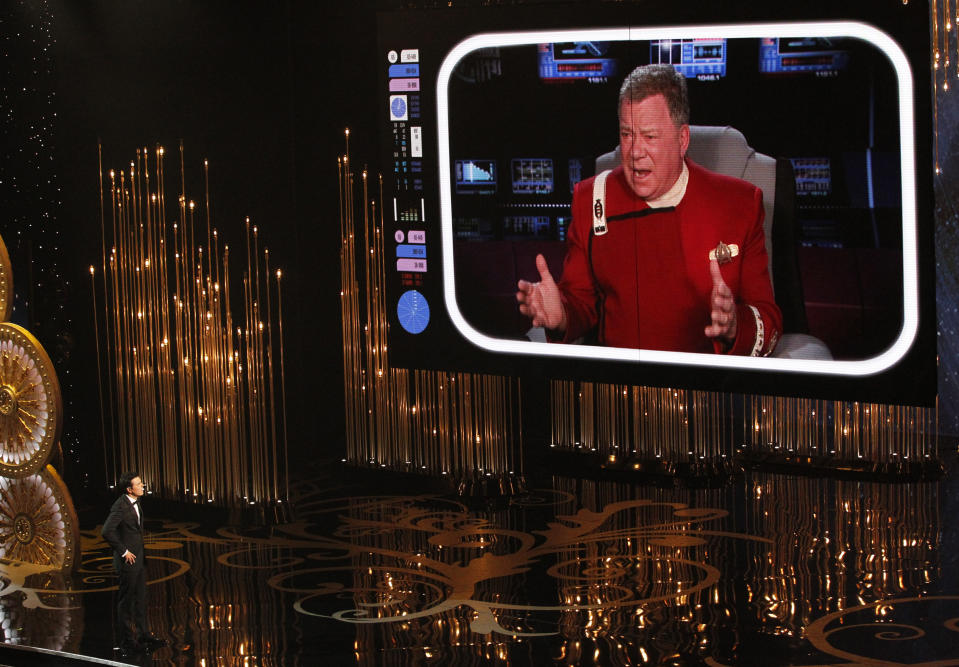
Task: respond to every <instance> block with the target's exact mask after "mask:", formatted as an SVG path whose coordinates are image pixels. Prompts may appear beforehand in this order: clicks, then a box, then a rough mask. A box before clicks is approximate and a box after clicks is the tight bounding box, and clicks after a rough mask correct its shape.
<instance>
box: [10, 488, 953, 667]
mask: <svg viewBox="0 0 959 667" xmlns="http://www.w3.org/2000/svg"><path fill="white" fill-rule="evenodd" d="M954 480H955V475H954V474H952V473H950V474H949V475H948V476H947V477H946V478H945V479H944V480H941V481H934V482H921V483H920V482H902V483H895V484H891V483H879V482H868V481H843V480H835V479H815V478H807V477H792V476H786V475H781V474H773V473H762V472H750V473H747V474H746V475H745V476H743V477H741V478H739V479H736V480H735V481H733V482H730V483H728V484H726V485H725V486H722V487H720V488H709V489H692V488H684V487H679V486H673V487H668V488H658V487H650V486H632V485H628V484H624V483H619V482H608V481H595V480H583V479H573V478H568V477H552V478H547V479H546V480H541V481H543V482H545V483H542V484H540V486H539V488H536V489H534V490H533V491H531V492H529V493H528V494H525V495H522V496H516V497H513V498H510V499H500V500H498V501H495V502H492V501H490V502H479V501H477V502H467V501H466V500H464V499H462V498H458V497H455V496H448V495H440V494H431V493H421V494H417V493H409V490H408V489H406V490H405V492H403V490H402V489H395V490H391V489H385V488H384V487H383V485H382V484H380V483H376V484H372V483H366V484H364V483H362V482H347V483H340V484H339V485H336V486H334V485H333V483H332V481H331V480H329V479H325V480H322V481H308V482H303V483H300V484H298V485H297V486H296V488H295V500H296V505H295V506H296V512H295V515H296V520H295V521H293V522H290V523H286V524H282V525H277V526H273V527H270V528H244V527H238V526H227V525H211V524H210V523H209V522H202V521H175V520H153V521H150V522H149V523H148V526H147V527H148V530H149V540H148V545H147V549H148V551H147V558H148V580H149V596H150V600H149V603H150V604H149V620H150V623H151V626H152V628H153V630H154V632H155V633H156V634H157V635H159V636H160V637H162V638H164V639H166V640H167V641H168V645H167V646H165V647H162V648H160V649H158V650H157V651H155V652H154V653H153V654H152V655H144V656H141V657H140V658H139V660H140V662H141V663H142V664H173V665H194V664H197V665H200V664H202V665H295V664H301V665H312V664H331V665H338V664H358V665H395V666H397V667H399V666H404V665H480V664H504V665H506V664H509V665H634V664H636V665H639V664H666V665H687V664H688V665H695V664H709V665H839V664H842V665H874V664H923V665H947V664H957V663H959V582H957V575H959V568H957V556H956V555H955V554H956V553H959V549H957V548H956V547H957V546H959V544H957V542H959V540H957V539H956V528H955V527H954V526H953V523H954V522H952V521H950V520H949V519H948V517H950V516H955V514H956V511H957V510H959V507H957V500H956V496H957V494H956V490H955V488H954V486H955V482H954ZM394 491H395V492H394ZM154 516H155V513H154ZM82 527H83V528H84V529H83V530H82V531H81V554H80V557H79V562H78V564H77V566H76V568H75V571H74V573H73V574H72V575H68V576H67V575H62V574H58V573H56V572H52V571H49V570H44V568H37V567H32V566H29V565H24V564H21V563H17V562H15V561H0V577H2V584H3V588H2V589H0V614H2V618H0V631H2V633H3V640H4V641H5V642H7V643H12V644H24V645H30V646H39V647H43V648H49V649H55V650H60V651H67V652H72V653H80V654H83V655H88V656H93V657H99V658H113V657H115V654H114V653H113V633H112V622H113V615H114V614H113V598H114V593H115V589H116V579H115V577H114V575H113V572H112V568H111V564H110V555H109V548H108V546H107V545H106V544H105V542H104V541H103V539H102V538H101V537H100V533H99V529H100V527H99V526H98V525H90V526H82Z"/></svg>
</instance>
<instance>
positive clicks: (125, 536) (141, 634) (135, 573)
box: [102, 472, 163, 654]
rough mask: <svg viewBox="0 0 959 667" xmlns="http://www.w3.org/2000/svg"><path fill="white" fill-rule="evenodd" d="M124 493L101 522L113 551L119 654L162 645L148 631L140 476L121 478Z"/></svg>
mask: <svg viewBox="0 0 959 667" xmlns="http://www.w3.org/2000/svg"><path fill="white" fill-rule="evenodd" d="M119 487H120V488H121V489H122V490H123V493H122V494H121V495H120V497H119V498H117V499H116V501H115V502H114V503H113V506H112V507H111V508H110V514H109V515H108V516H107V519H106V521H104V522H103V531H102V534H103V539H105V540H106V541H107V542H108V543H109V544H110V546H111V547H112V548H113V567H114V569H115V570H116V571H117V575H119V578H120V584H119V589H120V590H119V593H118V595H117V639H118V640H119V646H120V651H121V653H125V654H129V653H132V652H135V651H138V650H142V649H146V650H153V649H156V648H158V647H160V646H162V645H163V642H162V641H161V640H159V639H157V638H156V637H154V636H153V635H151V634H150V630H149V628H148V627H147V618H146V605H147V580H146V563H145V562H144V558H143V510H142V509H141V508H140V503H139V500H140V498H142V497H143V491H144V488H145V486H144V484H143V480H142V479H140V475H139V473H136V472H127V473H124V474H123V475H122V476H121V477H120V483H119Z"/></svg>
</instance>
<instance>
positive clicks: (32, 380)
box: [0, 322, 63, 477]
mask: <svg viewBox="0 0 959 667" xmlns="http://www.w3.org/2000/svg"><path fill="white" fill-rule="evenodd" d="M62 415H63V408H62V402H61V399H60V383H59V382H58V381H57V374H56V372H55V371H54V369H53V364H52V363H51V362H50V357H48V356H47V353H46V352H45V351H44V350H43V346H42V345H40V343H39V342H38V341H37V339H36V338H34V337H33V336H32V335H31V334H30V332H29V331H27V330H26V329H24V328H22V327H19V326H17V325H16V324H10V323H9V322H3V323H0V475H3V476H5V477H23V476H26V475H32V474H34V473H36V472H37V471H38V470H40V468H42V467H43V466H44V465H46V463H47V461H48V460H49V458H50V453H51V452H52V451H53V446H54V444H56V443H57V441H58V440H59V439H60V428H61V424H62Z"/></svg>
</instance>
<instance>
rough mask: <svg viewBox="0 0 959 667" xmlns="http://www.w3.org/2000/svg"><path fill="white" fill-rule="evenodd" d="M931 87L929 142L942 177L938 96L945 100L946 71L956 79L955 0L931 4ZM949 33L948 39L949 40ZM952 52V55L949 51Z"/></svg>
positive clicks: (958, 33) (958, 16)
mask: <svg viewBox="0 0 959 667" xmlns="http://www.w3.org/2000/svg"><path fill="white" fill-rule="evenodd" d="M902 4H904V5H905V4H909V0H902ZM930 11H931V14H932V16H931V19H932V77H933V79H932V84H933V88H934V89H935V90H934V93H933V96H932V98H933V102H932V103H933V123H934V132H935V138H934V140H933V142H934V145H935V152H936V156H935V159H936V173H937V174H940V173H942V169H941V168H940V166H939V102H940V100H939V95H940V93H942V95H943V96H945V94H946V93H948V92H949V88H950V86H949V77H950V71H949V68H950V67H952V68H953V70H952V74H951V76H953V77H955V78H956V79H959V0H952V6H951V8H950V4H949V0H932V7H931V9H930ZM950 33H952V39H951V40H950ZM950 49H952V51H950Z"/></svg>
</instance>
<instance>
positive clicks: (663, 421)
mask: <svg viewBox="0 0 959 667" xmlns="http://www.w3.org/2000/svg"><path fill="white" fill-rule="evenodd" d="M730 407H731V404H730V401H729V399H728V397H727V396H726V395H724V394H718V393H712V392H703V391H691V390H686V389H665V388H659V387H633V386H628V385H613V384H601V383H595V382H573V381H566V380H556V381H552V382H551V383H550V415H551V417H552V431H551V432H552V438H553V440H552V442H551V443H550V446H551V447H554V448H559V449H568V450H575V451H581V452H588V453H593V454H596V455H598V457H599V458H600V459H601V460H603V461H605V462H607V463H608V464H615V465H617V466H619V467H627V468H629V467H632V468H635V469H637V470H639V469H643V470H647V469H649V467H650V465H651V464H654V465H655V466H656V467H657V468H659V469H661V470H662V471H664V472H669V471H673V470H676V468H677V466H681V467H683V468H684V469H688V468H690V467H693V468H695V467H699V466H706V467H715V466H716V465H717V464H723V463H724V462H727V461H730V460H731V458H732V455H733V449H732V438H731V437H730V435H731V425H732V422H731V419H730Z"/></svg>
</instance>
